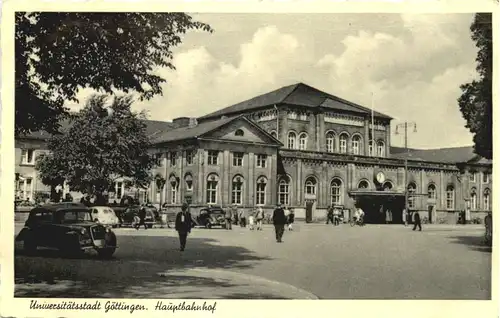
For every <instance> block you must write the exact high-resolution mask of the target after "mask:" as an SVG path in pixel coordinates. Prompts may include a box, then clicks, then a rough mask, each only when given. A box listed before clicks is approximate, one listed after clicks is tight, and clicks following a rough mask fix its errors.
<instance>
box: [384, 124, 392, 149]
mask: <svg viewBox="0 0 500 318" xmlns="http://www.w3.org/2000/svg"><path fill="white" fill-rule="evenodd" d="M390 154H391V124H390V123H389V124H388V125H386V126H385V155H386V157H390Z"/></svg>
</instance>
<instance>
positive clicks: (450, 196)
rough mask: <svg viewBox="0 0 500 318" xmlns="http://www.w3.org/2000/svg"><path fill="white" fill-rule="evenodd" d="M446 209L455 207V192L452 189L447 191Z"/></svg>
mask: <svg viewBox="0 0 500 318" xmlns="http://www.w3.org/2000/svg"><path fill="white" fill-rule="evenodd" d="M446 209H447V210H454V209H455V192H454V191H452V190H448V191H446Z"/></svg>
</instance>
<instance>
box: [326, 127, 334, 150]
mask: <svg viewBox="0 0 500 318" xmlns="http://www.w3.org/2000/svg"><path fill="white" fill-rule="evenodd" d="M326 151H327V152H335V134H334V133H333V132H331V131H330V132H328V133H327V134H326Z"/></svg>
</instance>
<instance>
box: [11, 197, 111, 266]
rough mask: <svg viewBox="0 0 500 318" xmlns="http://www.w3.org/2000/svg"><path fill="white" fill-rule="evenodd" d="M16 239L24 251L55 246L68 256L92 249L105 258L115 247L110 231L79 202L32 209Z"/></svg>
mask: <svg viewBox="0 0 500 318" xmlns="http://www.w3.org/2000/svg"><path fill="white" fill-rule="evenodd" d="M16 240H17V241H23V242H24V249H25V251H26V253H33V252H35V251H36V250H37V248H38V247H50V248H57V249H59V250H60V251H61V252H63V253H65V254H70V255H76V254H79V253H81V252H82V251H85V250H91V249H94V250H96V251H97V253H98V254H99V256H100V257H103V258H108V257H111V256H112V255H113V253H114V252H115V250H116V248H117V244H116V235H115V234H114V233H113V231H112V230H111V229H110V228H108V227H106V226H104V225H101V224H96V223H95V222H93V221H92V216H91V214H90V210H89V209H88V208H87V207H86V206H85V205H83V204H81V203H53V204H46V205H43V206H40V207H36V208H34V209H32V210H31V211H30V214H29V217H28V220H26V223H25V226H24V228H23V229H22V230H21V232H19V235H18V236H17V237H16Z"/></svg>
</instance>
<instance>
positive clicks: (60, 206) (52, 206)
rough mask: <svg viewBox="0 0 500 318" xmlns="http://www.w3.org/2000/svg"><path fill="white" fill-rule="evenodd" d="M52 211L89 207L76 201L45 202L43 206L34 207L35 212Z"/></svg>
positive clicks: (86, 208)
mask: <svg viewBox="0 0 500 318" xmlns="http://www.w3.org/2000/svg"><path fill="white" fill-rule="evenodd" d="M40 210H43V211H50V212H57V211H61V210H75V211H76V210H79V211H81V210H88V207H87V206H86V205H85V204H82V203H75V202H61V203H48V204H44V205H42V206H39V207H36V208H34V209H33V210H31V211H33V212H35V211H40Z"/></svg>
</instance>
